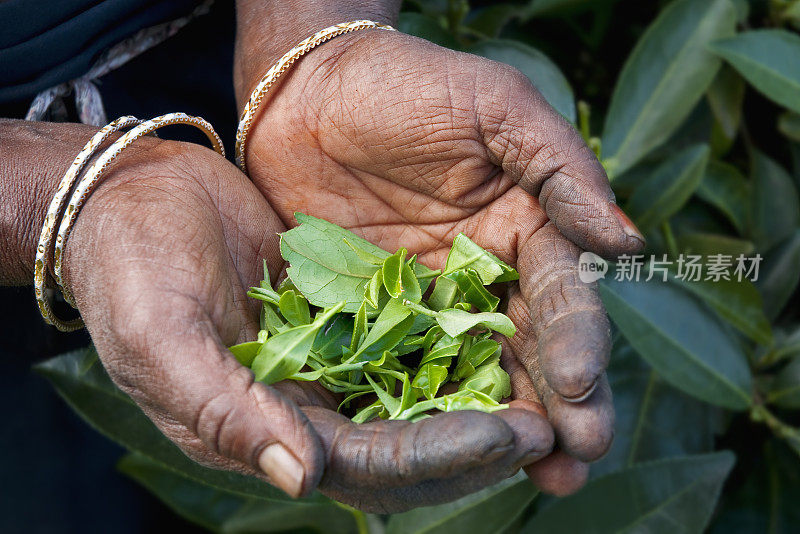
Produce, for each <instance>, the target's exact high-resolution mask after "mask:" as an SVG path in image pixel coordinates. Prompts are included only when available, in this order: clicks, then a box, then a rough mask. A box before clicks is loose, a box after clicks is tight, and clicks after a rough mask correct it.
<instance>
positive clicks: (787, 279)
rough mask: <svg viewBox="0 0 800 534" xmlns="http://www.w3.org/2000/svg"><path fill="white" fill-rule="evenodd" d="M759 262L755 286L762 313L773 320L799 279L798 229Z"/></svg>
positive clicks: (799, 250) (799, 233)
mask: <svg viewBox="0 0 800 534" xmlns="http://www.w3.org/2000/svg"><path fill="white" fill-rule="evenodd" d="M761 263H762V264H761V269H760V271H761V272H760V273H759V275H758V280H756V287H757V288H758V290H759V291H760V292H761V297H762V298H763V299H764V313H766V314H767V317H769V318H770V319H773V320H774V319H775V318H777V317H778V315H779V314H780V312H781V310H783V308H784V307H785V306H786V303H787V302H789V299H790V298H791V296H792V294H793V293H794V292H795V290H796V289H797V284H798V282H799V281H800V229H798V230H795V232H794V233H793V234H792V235H791V236H789V237H788V238H786V240H784V241H783V242H782V243H780V244H779V245H778V246H777V247H775V248H774V249H773V250H772V251H771V252H770V253H769V254H767V255H766V256H765V257H764V260H763V261H762V262H761Z"/></svg>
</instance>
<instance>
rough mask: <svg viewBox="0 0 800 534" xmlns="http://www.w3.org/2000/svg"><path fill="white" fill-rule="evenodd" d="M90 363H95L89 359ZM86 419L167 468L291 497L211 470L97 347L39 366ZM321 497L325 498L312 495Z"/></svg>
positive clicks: (231, 487) (216, 483)
mask: <svg viewBox="0 0 800 534" xmlns="http://www.w3.org/2000/svg"><path fill="white" fill-rule="evenodd" d="M87 362H91V363H87ZM35 369H36V371H37V372H39V373H41V374H42V375H44V377H45V378H47V379H48V380H49V381H50V382H51V383H52V384H53V386H54V387H55V388H56V391H58V393H59V394H60V395H61V396H62V397H63V398H64V400H66V401H67V403H68V404H69V405H70V406H71V407H72V409H74V410H75V411H76V412H77V413H78V414H79V415H80V416H81V417H83V418H84V419H85V420H86V421H87V422H88V423H89V424H90V425H92V426H93V427H94V428H95V429H96V430H97V431H99V432H100V433H101V434H103V435H105V436H107V437H108V438H110V439H112V440H114V441H116V442H117V443H119V444H120V445H122V446H124V447H126V448H128V449H129V450H131V451H134V452H138V453H140V454H142V455H144V456H146V457H147V458H149V459H151V460H153V461H156V462H157V463H159V464H161V465H162V466H163V467H165V468H167V469H170V470H172V471H174V472H176V473H179V474H181V475H183V476H186V477H188V478H190V479H192V480H195V481H197V482H201V483H204V484H207V485H209V486H213V487H217V488H220V489H223V490H226V491H230V492H233V493H237V494H239V495H244V496H247V497H257V498H260V499H267V500H273V501H281V502H286V501H289V500H290V498H289V497H288V496H286V494H284V493H283V492H282V491H280V490H277V489H275V488H273V487H272V486H270V485H268V484H266V483H265V482H263V481H261V480H258V479H256V478H253V477H247V476H244V475H240V474H237V473H232V472H229V471H218V470H216V469H208V468H206V467H202V466H200V465H199V464H197V463H195V462H193V461H192V460H190V459H189V458H188V457H186V455H184V454H183V452H181V450H180V449H178V447H176V446H175V445H174V444H173V443H172V442H171V441H169V440H168V439H167V438H166V437H164V435H163V434H162V433H161V431H159V430H158V428H156V426H155V425H154V424H153V423H152V422H151V421H150V419H148V418H147V417H146V416H145V415H144V413H142V411H141V410H140V409H139V407H138V406H136V404H134V402H133V401H132V400H131V399H130V398H129V397H128V396H127V395H125V394H124V393H122V392H121V391H120V390H119V389H117V387H116V386H115V385H114V384H113V382H111V379H110V378H109V377H108V375H107V374H106V372H105V370H104V369H103V366H102V365H100V362H99V360H98V359H97V353H96V352H95V350H94V348H93V347H90V348H86V349H82V350H76V351H72V352H68V353H66V354H63V355H61V356H57V357H55V358H53V359H50V360H47V361H45V362H42V363H40V364H38V365H36V367H35ZM313 499H314V500H316V501H319V500H321V499H322V497H321V496H319V495H317V496H315V497H313Z"/></svg>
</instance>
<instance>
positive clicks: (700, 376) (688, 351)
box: [599, 279, 752, 410]
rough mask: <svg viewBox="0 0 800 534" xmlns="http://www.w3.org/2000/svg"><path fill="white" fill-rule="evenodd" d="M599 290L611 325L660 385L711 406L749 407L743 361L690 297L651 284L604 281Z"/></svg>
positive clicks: (667, 286)
mask: <svg viewBox="0 0 800 534" xmlns="http://www.w3.org/2000/svg"><path fill="white" fill-rule="evenodd" d="M599 288H600V296H601V297H602V299H603V303H604V304H605V306H606V310H607V311H608V314H609V316H610V317H611V319H612V320H613V321H614V323H615V324H616V325H617V327H619V329H620V331H621V332H622V333H623V335H624V336H625V337H626V338H627V339H628V341H629V342H630V343H631V345H632V346H633V348H635V349H636V351H637V352H638V353H639V354H640V355H641V356H642V357H643V358H644V359H645V360H647V362H648V363H649V364H650V365H652V366H653V368H655V370H656V371H658V373H659V375H660V376H661V377H662V378H664V380H666V381H667V382H669V383H670V384H672V385H673V386H675V387H676V388H678V389H680V390H682V391H685V392H686V393H688V394H689V395H693V396H694V397H697V398H698V399H702V400H704V401H706V402H709V403H711V404H715V405H717V406H723V407H725V408H729V409H731V410H743V409H746V408H747V407H748V406H750V403H751V402H752V399H751V396H750V395H751V393H750V392H751V386H752V378H751V375H750V369H749V368H748V365H747V359H746V357H745V355H744V354H743V353H742V350H741V348H739V346H738V345H737V344H736V342H735V341H734V340H733V339H732V338H731V337H730V336H729V335H728V334H727V332H726V331H725V330H724V329H723V328H722V327H721V325H720V324H719V323H718V321H717V319H716V317H714V316H713V315H711V314H710V312H708V311H706V310H705V309H704V308H702V307H701V306H700V305H699V304H698V303H697V302H695V301H694V300H693V299H692V298H691V297H689V296H688V295H686V294H685V293H683V292H682V291H681V290H680V289H678V288H677V287H675V286H673V285H672V284H669V283H664V282H660V281H657V280H656V279H653V280H650V281H649V282H647V283H638V284H637V283H635V282H617V281H615V280H607V281H605V282H603V283H601V284H600V285H599Z"/></svg>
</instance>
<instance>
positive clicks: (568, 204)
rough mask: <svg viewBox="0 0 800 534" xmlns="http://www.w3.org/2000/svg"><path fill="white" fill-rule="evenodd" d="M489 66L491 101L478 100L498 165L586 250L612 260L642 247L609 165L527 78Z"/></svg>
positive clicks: (482, 127)
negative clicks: (613, 183) (610, 180)
mask: <svg viewBox="0 0 800 534" xmlns="http://www.w3.org/2000/svg"><path fill="white" fill-rule="evenodd" d="M490 65H491V67H490V68H487V69H485V70H484V71H483V72H484V73H485V74H484V78H483V80H479V83H478V94H486V95H490V96H489V97H488V98H482V99H479V100H478V101H477V103H476V107H477V109H476V111H477V114H478V128H479V130H480V134H481V135H482V137H483V138H484V142H485V143H486V146H487V148H488V149H489V152H490V154H491V156H492V158H493V160H494V162H495V163H496V164H497V165H500V166H501V167H502V168H503V170H505V171H506V173H508V174H509V175H510V176H511V177H512V178H513V179H515V180H516V181H517V182H518V183H519V185H520V186H521V187H522V188H523V189H525V190H526V191H527V192H528V193H530V194H532V195H535V196H538V197H539V201H540V203H541V205H542V207H543V208H544V210H545V211H546V212H547V215H548V217H550V219H551V220H552V221H554V222H555V224H556V225H557V226H558V229H559V230H561V232H562V233H563V234H564V235H565V236H566V237H567V238H568V239H569V240H571V241H573V242H574V243H576V244H577V245H578V246H580V247H581V248H583V249H585V250H591V251H593V252H596V253H597V254H600V255H601V256H605V257H615V256H618V255H620V254H623V253H627V254H630V253H633V252H636V251H638V250H640V249H641V248H642V247H643V246H644V238H643V237H642V234H641V232H640V231H639V230H638V229H637V228H636V226H635V225H634V224H633V223H632V222H631V221H630V219H629V218H628V217H627V216H626V215H625V214H624V213H623V212H622V210H620V209H619V207H618V206H617V205H616V203H615V200H614V193H613V192H612V191H611V187H610V186H609V183H608V178H607V177H606V173H605V171H604V170H603V167H602V165H600V162H599V161H597V158H596V157H595V155H594V153H593V152H592V151H591V150H590V149H589V147H587V146H586V144H585V143H584V142H583V139H582V138H581V136H580V134H578V132H577V131H576V130H575V128H573V127H572V125H570V124H569V123H568V122H567V120H566V119H564V117H562V116H561V115H560V114H559V113H558V112H557V111H555V110H554V109H553V108H552V107H551V106H550V105H549V104H548V103H547V101H546V100H545V99H544V97H543V96H542V95H541V93H539V92H538V91H537V90H536V89H535V88H534V87H533V85H532V84H531V82H530V81H529V80H528V78H527V77H526V76H525V75H523V74H522V73H520V72H519V71H517V70H516V69H512V68H510V67H507V68H503V67H501V66H499V65H498V64H497V63H491V64H490ZM498 74H500V75H501V76H498ZM503 74H504V76H503ZM498 78H500V79H498ZM482 87H483V88H484V89H483V90H481V88H482ZM498 90H502V93H501V94H498Z"/></svg>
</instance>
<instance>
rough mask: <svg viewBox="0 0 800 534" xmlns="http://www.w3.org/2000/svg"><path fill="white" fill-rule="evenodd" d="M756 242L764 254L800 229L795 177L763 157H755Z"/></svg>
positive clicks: (753, 235) (753, 196) (753, 220)
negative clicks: (799, 227) (793, 178)
mask: <svg viewBox="0 0 800 534" xmlns="http://www.w3.org/2000/svg"><path fill="white" fill-rule="evenodd" d="M752 154H753V155H752V170H751V175H752V181H753V195H752V207H751V210H752V216H751V223H752V224H751V228H752V231H751V232H752V239H753V242H754V243H755V244H756V247H758V249H759V251H760V252H763V251H766V250H769V249H770V248H771V247H772V246H773V245H775V244H777V243H778V242H780V241H783V240H784V239H785V238H786V237H788V236H789V235H790V234H791V233H792V232H793V231H794V230H795V229H796V228H797V227H798V226H800V199H798V195H797V188H796V187H795V185H794V182H793V181H792V178H791V176H789V173H787V172H786V171H785V170H784V169H783V167H781V166H780V165H778V164H777V163H776V162H775V161H773V160H772V159H770V158H768V157H767V156H766V155H764V154H763V153H761V152H759V151H757V150H753V153H752Z"/></svg>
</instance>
